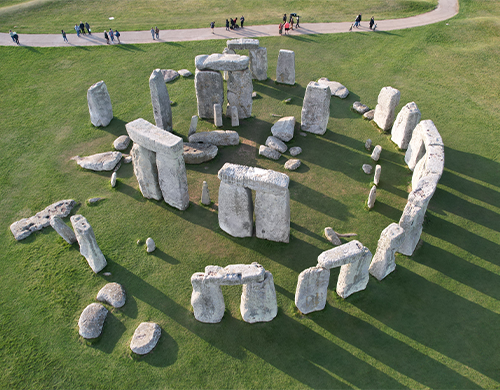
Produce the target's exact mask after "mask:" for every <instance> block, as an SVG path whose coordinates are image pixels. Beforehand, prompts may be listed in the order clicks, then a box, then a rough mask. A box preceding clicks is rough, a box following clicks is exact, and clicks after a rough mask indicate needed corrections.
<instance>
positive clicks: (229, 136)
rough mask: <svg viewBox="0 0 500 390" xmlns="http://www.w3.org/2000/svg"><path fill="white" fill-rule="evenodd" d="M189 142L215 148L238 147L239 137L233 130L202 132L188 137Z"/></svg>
mask: <svg viewBox="0 0 500 390" xmlns="http://www.w3.org/2000/svg"><path fill="white" fill-rule="evenodd" d="M189 142H190V143H194V142H202V143H205V144H212V145H217V146H228V145H238V144H239V143H240V136H239V135H238V133H237V132H236V131H233V130H227V131H224V130H215V131H204V132H202V133H195V134H193V135H191V136H190V137H189Z"/></svg>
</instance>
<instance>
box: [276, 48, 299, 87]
mask: <svg viewBox="0 0 500 390" xmlns="http://www.w3.org/2000/svg"><path fill="white" fill-rule="evenodd" d="M276 82H277V83H281V84H288V85H294V84H295V52H293V51H291V50H280V53H279V55H278V63H277V65H276Z"/></svg>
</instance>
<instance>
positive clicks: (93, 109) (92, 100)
mask: <svg viewBox="0 0 500 390" xmlns="http://www.w3.org/2000/svg"><path fill="white" fill-rule="evenodd" d="M87 103H88V106H89V113H90V122H92V124H93V125H94V126H102V127H106V126H107V125H109V122H111V119H113V107H112V106H111V98H110V97H109V93H108V89H107V88H106V84H105V83H104V81H99V82H97V83H95V84H94V85H92V86H91V87H90V88H89V89H88V91H87Z"/></svg>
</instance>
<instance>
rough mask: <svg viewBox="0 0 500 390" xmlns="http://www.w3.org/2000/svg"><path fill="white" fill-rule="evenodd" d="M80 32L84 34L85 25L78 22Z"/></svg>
mask: <svg viewBox="0 0 500 390" xmlns="http://www.w3.org/2000/svg"><path fill="white" fill-rule="evenodd" d="M80 32H81V33H82V34H83V35H85V25H84V24H83V22H80Z"/></svg>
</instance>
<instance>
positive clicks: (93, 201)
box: [87, 198, 105, 204]
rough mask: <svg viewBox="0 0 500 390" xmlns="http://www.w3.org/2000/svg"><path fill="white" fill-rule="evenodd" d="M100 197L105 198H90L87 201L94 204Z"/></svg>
mask: <svg viewBox="0 0 500 390" xmlns="http://www.w3.org/2000/svg"><path fill="white" fill-rule="evenodd" d="M102 199H105V198H90V199H89V200H88V201H87V202H89V204H95V203H97V202H99V201H100V200H102Z"/></svg>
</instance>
